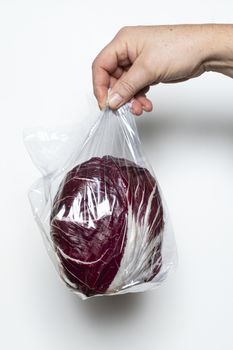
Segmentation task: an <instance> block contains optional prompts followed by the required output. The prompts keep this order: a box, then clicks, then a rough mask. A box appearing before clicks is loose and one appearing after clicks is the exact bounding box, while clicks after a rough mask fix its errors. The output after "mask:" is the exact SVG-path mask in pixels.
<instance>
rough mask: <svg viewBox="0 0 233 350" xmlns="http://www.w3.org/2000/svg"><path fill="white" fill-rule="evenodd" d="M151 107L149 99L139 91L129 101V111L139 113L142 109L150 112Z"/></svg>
mask: <svg viewBox="0 0 233 350" xmlns="http://www.w3.org/2000/svg"><path fill="white" fill-rule="evenodd" d="M152 109H153V106H152V103H151V101H150V100H149V99H148V98H147V97H146V96H145V94H143V93H139V94H137V95H136V96H135V98H133V99H132V101H131V112H132V113H133V114H135V115H141V114H142V112H143V111H146V112H151V111H152Z"/></svg>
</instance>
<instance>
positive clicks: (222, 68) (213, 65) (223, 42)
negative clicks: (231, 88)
mask: <svg viewBox="0 0 233 350" xmlns="http://www.w3.org/2000/svg"><path fill="white" fill-rule="evenodd" d="M207 26H208V30H207V32H208V34H207V37H206V38H207V41H206V59H205V62H204V63H203V64H204V68H205V70H206V71H215V72H219V73H223V74H225V75H228V76H229V77H231V78H233V24H209V25H207Z"/></svg>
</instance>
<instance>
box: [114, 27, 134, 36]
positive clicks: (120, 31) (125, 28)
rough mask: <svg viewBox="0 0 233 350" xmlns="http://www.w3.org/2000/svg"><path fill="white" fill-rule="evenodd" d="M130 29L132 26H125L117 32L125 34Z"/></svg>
mask: <svg viewBox="0 0 233 350" xmlns="http://www.w3.org/2000/svg"><path fill="white" fill-rule="evenodd" d="M130 30H131V27H130V26H124V27H122V28H121V29H120V30H119V32H118V33H117V34H118V35H125V34H127V33H129V31H130Z"/></svg>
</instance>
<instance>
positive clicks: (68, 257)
mask: <svg viewBox="0 0 233 350" xmlns="http://www.w3.org/2000/svg"><path fill="white" fill-rule="evenodd" d="M110 136H111V137H110ZM35 137H36V135H35ZM26 141H27V140H26ZM29 145H30V143H29ZM43 180H44V181H43V185H42V183H41V181H40V182H39V183H37V184H36V185H35V186H34V187H33V188H32V189H31V191H30V199H31V204H32V208H33V210H34V214H35V216H36V219H37V221H38V222H39V225H40V227H42V230H43V233H44V234H45V238H46V244H47V246H49V252H50V255H52V258H53V261H54V262H55V265H56V267H57V269H58V271H59V274H60V276H61V278H62V279H63V280H64V281H65V283H66V284H67V286H68V287H69V288H71V289H72V290H73V291H74V292H76V293H77V294H78V295H79V296H81V297H82V298H87V297H90V296H95V295H109V294H121V293H125V292H128V291H143V290H146V289H149V288H151V287H154V286H157V285H159V284H160V283H161V282H162V281H163V279H164V278H165V277H166V275H167V272H168V270H169V268H170V266H172V265H173V264H174V261H175V247H174V242H172V239H171V238H172V237H171V235H172V234H171V228H170V227H169V222H168V217H167V212H166V211H167V210H166V208H165V205H164V200H163V199H162V195H161V191H160V189H159V186H158V183H157V181H156V179H155V177H154V174H153V171H152V170H151V169H150V167H149V165H148V164H147V163H146V161H145V157H144V155H143V153H142V150H141V144H140V140H139V137H138V134H137V129H136V125H135V121H134V118H133V116H132V115H131V113H130V111H129V107H128V106H127V105H125V106H123V107H121V108H120V109H119V110H118V111H115V112H114V111H111V110H109V109H106V110H105V111H104V112H103V113H102V115H101V116H100V118H99V120H98V121H97V123H96V125H95V126H94V127H93V128H92V130H91V131H90V134H89V136H88V138H87V140H86V142H85V143H84V145H83V147H82V149H81V151H79V152H74V154H73V155H72V157H71V158H70V159H69V160H68V161H67V163H66V164H65V165H64V166H63V168H62V169H54V171H53V172H52V173H50V174H49V177H48V176H47V178H46V177H44V179H43ZM35 190H36V191H37V197H38V193H40V197H41V198H40V203H43V205H42V206H41V207H40V208H37V206H36V203H35V196H34V195H35ZM38 190H39V192H38ZM33 194H34V195H33ZM37 201H38V198H37ZM38 209H39V210H38ZM169 235H170V238H169ZM171 248H172V249H171Z"/></svg>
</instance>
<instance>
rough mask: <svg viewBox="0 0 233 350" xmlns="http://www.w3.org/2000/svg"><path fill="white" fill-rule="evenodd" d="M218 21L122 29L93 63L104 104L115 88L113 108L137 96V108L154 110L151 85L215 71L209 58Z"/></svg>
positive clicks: (134, 106)
mask: <svg viewBox="0 0 233 350" xmlns="http://www.w3.org/2000/svg"><path fill="white" fill-rule="evenodd" d="M216 26H218V25H211V24H209V25H208V24H204V25H165V26H136V27H124V28H122V29H121V30H120V31H119V32H118V33H117V35H116V36H115V38H114V39H113V40H112V41H111V42H110V43H109V44H108V45H107V46H106V47H105V48H104V49H103V50H102V51H101V52H100V53H99V55H98V56H97V57H96V59H95V60H94V62H93V67H92V69H93V88H94V94H95V96H96V98H97V101H98V103H99V106H100V108H103V107H104V106H105V105H106V101H107V96H108V90H109V88H111V91H110V93H109V96H108V105H109V107H110V108H112V109H116V108H118V107H120V106H121V105H123V104H124V103H126V102H127V101H130V100H131V102H132V104H131V106H132V107H131V109H132V112H133V113H134V114H136V115H140V114H141V113H142V111H143V110H145V111H151V110H152V103H151V101H150V100H149V99H148V98H147V97H146V95H145V94H146V92H147V91H148V90H149V88H150V86H151V85H155V84H158V83H175V82H181V81H185V80H188V79H190V78H194V77H197V76H199V75H201V74H202V73H203V72H204V71H205V70H211V68H210V65H208V62H209V61H211V59H212V60H214V59H215V56H216V52H215V51H214V49H213V45H214V44H216V43H214V42H213V40H212V39H213V27H216ZM219 26H221V25H219ZM222 26H224V25H222ZM229 26H230V27H231V28H230V29H231V33H232V26H231V25H229ZM215 39H216V38H215ZM206 67H208V68H206Z"/></svg>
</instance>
